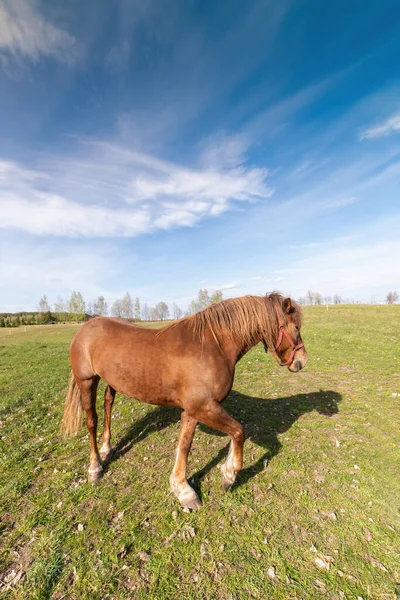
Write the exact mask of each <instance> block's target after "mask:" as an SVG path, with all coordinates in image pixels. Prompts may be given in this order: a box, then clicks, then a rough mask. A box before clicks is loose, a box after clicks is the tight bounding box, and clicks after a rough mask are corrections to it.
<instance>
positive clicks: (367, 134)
mask: <svg viewBox="0 0 400 600" xmlns="http://www.w3.org/2000/svg"><path fill="white" fill-rule="evenodd" d="M396 132H400V114H397V115H393V116H392V117H390V119H387V120H386V121H384V122H383V123H381V124H380V125H376V126H375V127H371V128H370V129H366V130H365V131H364V132H363V133H362V134H361V137H360V139H362V140H365V139H371V138H377V137H382V136H384V135H389V134H390V133H396Z"/></svg>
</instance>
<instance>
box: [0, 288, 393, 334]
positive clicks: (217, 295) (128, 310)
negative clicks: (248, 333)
mask: <svg viewBox="0 0 400 600" xmlns="http://www.w3.org/2000/svg"><path fill="white" fill-rule="evenodd" d="M398 299H399V294H398V293H397V292H396V291H390V292H388V293H387V295H386V303H387V304H389V305H392V304H395V303H396V302H397V301H398ZM221 300H223V294H222V291H221V290H215V291H212V292H210V291H209V290H207V289H201V290H199V292H198V294H197V297H196V299H194V300H192V301H191V302H190V304H189V306H188V307H187V309H186V310H183V309H182V308H181V307H180V306H179V305H178V304H176V303H175V302H174V303H172V304H171V305H168V304H167V303H166V302H158V303H157V304H156V305H155V306H149V305H148V304H147V303H146V302H144V303H143V304H142V303H141V301H140V299H139V298H138V297H136V298H133V297H132V296H131V294H130V293H129V292H126V293H125V295H124V296H123V297H122V298H117V299H116V300H115V301H114V302H113V304H112V305H111V307H110V309H109V307H108V303H107V302H106V300H105V298H104V296H98V297H97V298H96V299H94V300H91V301H89V302H87V303H86V302H85V300H84V298H83V296H82V294H81V292H76V291H73V292H72V294H71V296H70V297H69V298H67V299H65V298H62V297H61V296H58V298H57V300H56V301H55V302H54V305H53V306H50V304H49V302H48V300H47V297H46V295H43V296H42V297H41V298H40V300H39V303H38V307H37V309H38V310H37V311H34V312H29V311H28V312H18V313H0V327H19V326H21V325H46V324H49V323H68V322H77V323H79V322H82V321H87V320H88V319H91V318H92V317H96V316H104V317H106V316H109V315H110V316H112V317H120V318H122V319H129V320H130V321H133V322H135V321H166V320H168V319H181V318H182V317H186V316H189V315H193V314H195V313H196V312H199V311H200V310H203V309H204V308H207V306H210V305H211V304H213V303H215V302H220V301H221ZM298 301H299V303H300V304H304V305H316V306H319V305H322V304H349V303H350V304H351V303H352V302H349V301H348V300H345V301H344V300H343V299H342V297H341V296H340V295H339V294H335V295H334V296H322V294H320V293H319V292H313V291H311V290H309V291H308V292H307V294H306V295H305V296H303V297H301V298H299V300H298Z"/></svg>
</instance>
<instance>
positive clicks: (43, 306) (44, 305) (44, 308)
mask: <svg viewBox="0 0 400 600" xmlns="http://www.w3.org/2000/svg"><path fill="white" fill-rule="evenodd" d="M38 309H39V312H41V313H44V312H49V310H50V304H49V303H48V302H47V296H46V295H43V296H42V297H41V298H40V300H39V305H38Z"/></svg>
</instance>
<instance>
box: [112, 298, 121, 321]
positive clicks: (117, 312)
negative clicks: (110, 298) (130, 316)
mask: <svg viewBox="0 0 400 600" xmlns="http://www.w3.org/2000/svg"><path fill="white" fill-rule="evenodd" d="M111 316H113V317H120V318H122V316H123V307H122V301H121V300H120V299H119V298H117V300H115V302H114V303H113V305H112V307H111Z"/></svg>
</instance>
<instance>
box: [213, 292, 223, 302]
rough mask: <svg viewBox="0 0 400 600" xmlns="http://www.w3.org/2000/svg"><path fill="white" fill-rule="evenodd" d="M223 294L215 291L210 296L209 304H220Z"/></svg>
mask: <svg viewBox="0 0 400 600" xmlns="http://www.w3.org/2000/svg"><path fill="white" fill-rule="evenodd" d="M223 299H224V297H223V294H222V290H215V292H214V293H213V294H211V296H210V302H211V304H215V303H216V302H221V300H223Z"/></svg>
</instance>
